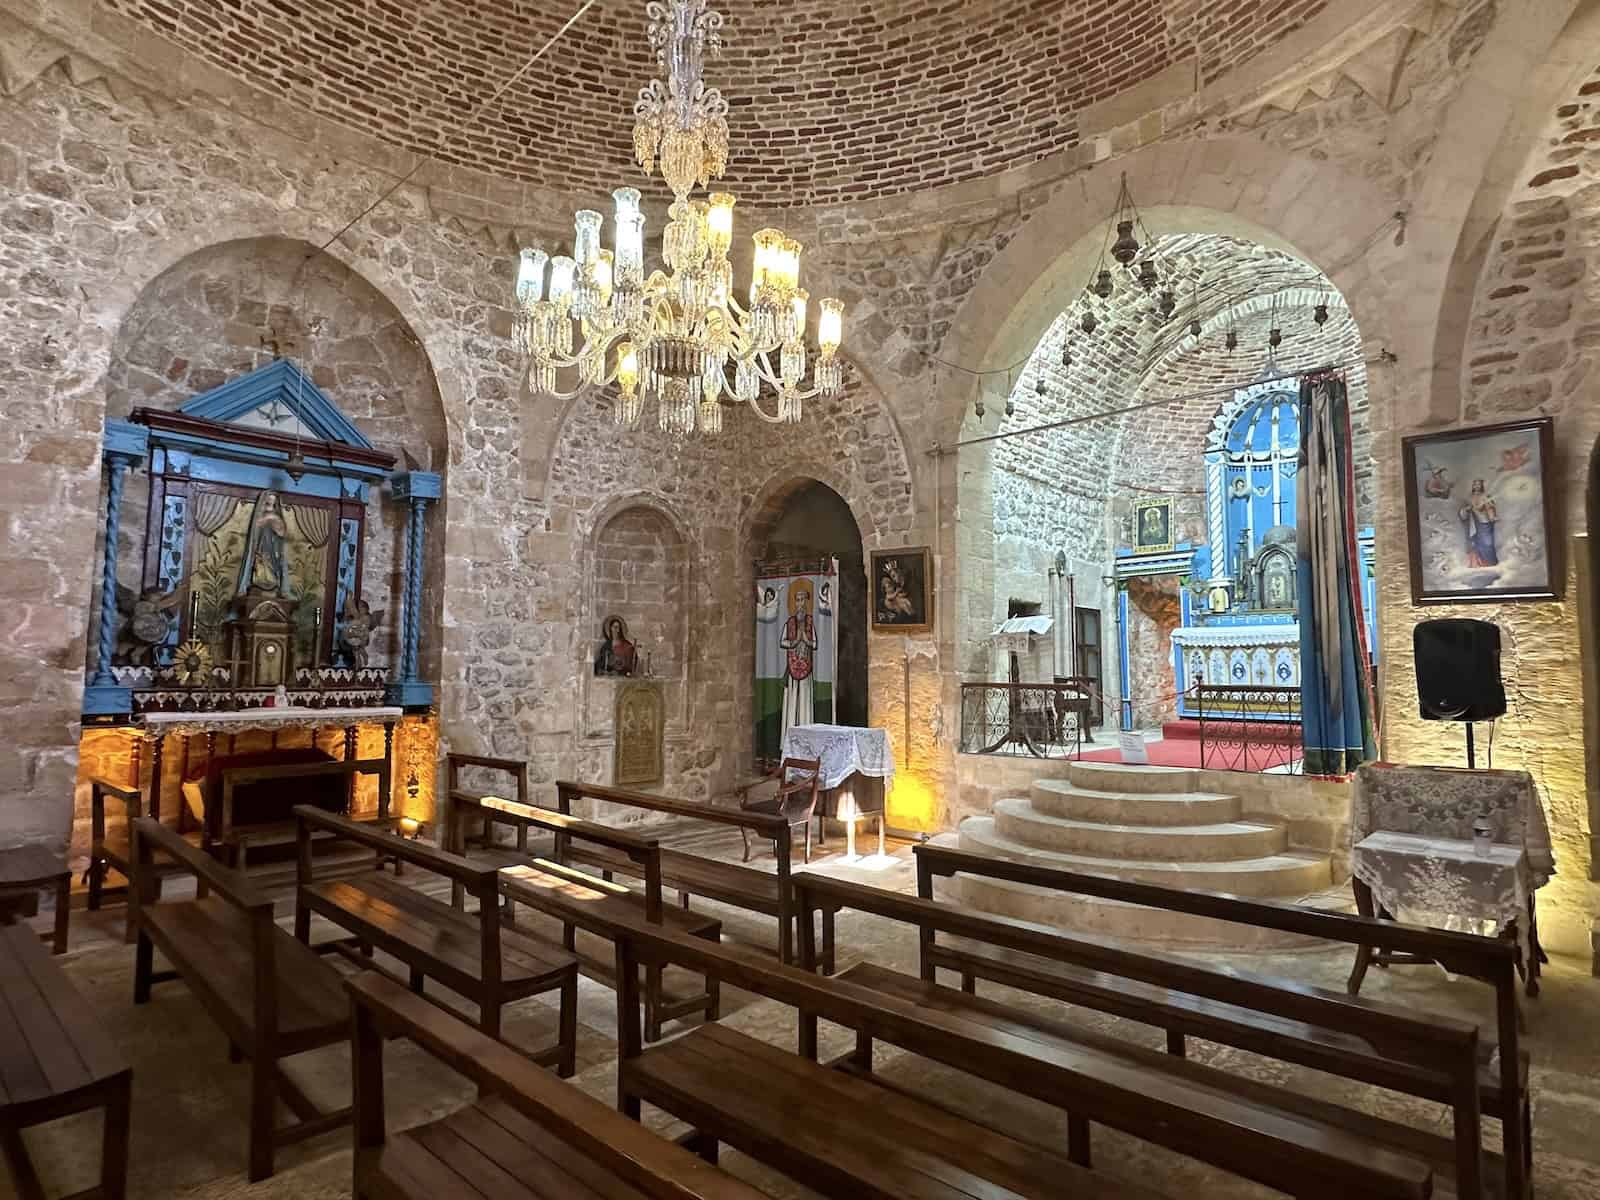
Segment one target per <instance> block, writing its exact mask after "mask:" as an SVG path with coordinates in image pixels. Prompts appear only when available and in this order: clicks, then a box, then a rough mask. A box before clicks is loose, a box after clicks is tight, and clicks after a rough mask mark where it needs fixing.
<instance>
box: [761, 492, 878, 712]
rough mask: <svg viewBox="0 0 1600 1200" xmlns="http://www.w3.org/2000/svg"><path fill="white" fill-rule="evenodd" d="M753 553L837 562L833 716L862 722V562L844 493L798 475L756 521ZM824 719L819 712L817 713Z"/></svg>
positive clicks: (864, 605) (864, 654)
mask: <svg viewBox="0 0 1600 1200" xmlns="http://www.w3.org/2000/svg"><path fill="white" fill-rule="evenodd" d="M751 548H752V550H753V552H754V556H755V557H756V558H757V559H761V560H765V561H772V560H776V559H794V560H803V559H819V558H835V559H837V560H838V562H839V606H838V613H839V622H838V628H839V644H838V655H839V657H838V663H837V665H836V674H835V693H834V695H835V706H834V714H833V721H834V723H835V724H839V725H860V726H864V725H866V724H867V568H866V558H865V555H864V552H863V550H862V545H861V530H860V528H859V527H858V526H857V525H856V519H855V516H854V515H853V514H852V513H851V512H850V506H849V505H848V504H846V503H845V501H844V498H843V497H841V496H840V495H839V493H838V492H836V491H834V490H833V489H832V488H831V487H829V486H828V485H827V484H825V483H820V482H818V481H817V480H814V479H812V480H798V481H795V483H794V484H793V485H792V490H786V492H785V494H784V496H783V499H782V502H781V506H780V507H778V508H777V509H776V510H775V511H769V513H768V514H767V516H766V518H765V519H764V520H763V521H762V522H761V523H760V524H759V525H758V526H757V527H756V529H755V531H754V534H753V538H752V547H751ZM819 719H823V718H819Z"/></svg>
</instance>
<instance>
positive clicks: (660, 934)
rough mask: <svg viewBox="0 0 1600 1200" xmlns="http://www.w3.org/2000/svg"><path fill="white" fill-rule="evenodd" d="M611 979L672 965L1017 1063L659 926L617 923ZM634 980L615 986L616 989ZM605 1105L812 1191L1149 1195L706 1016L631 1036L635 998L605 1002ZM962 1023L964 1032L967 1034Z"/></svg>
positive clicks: (741, 951)
mask: <svg viewBox="0 0 1600 1200" xmlns="http://www.w3.org/2000/svg"><path fill="white" fill-rule="evenodd" d="M614 937H615V940H616V943H617V957H618V977H619V978H620V979H622V980H625V981H626V980H632V979H634V978H635V973H636V970H637V968H638V967H639V966H641V965H644V966H654V967H656V968H658V969H659V968H662V967H665V966H666V965H668V964H674V965H678V966H682V967H686V968H689V969H691V970H696V971H703V972H706V973H709V974H713V975H717V976H720V977H721V979H722V980H723V982H725V983H729V984H732V985H734V986H737V987H740V988H743V989H745V990H747V991H750V992H753V993H756V994H757V995H762V996H767V997H769V998H771V999H774V1000H777V1001H779V1002H781V1003H784V1004H787V1005H790V1006H792V1007H795V1008H798V1009H800V1010H801V1011H802V1012H811V1013H816V1014H820V1015H822V1016H825V1017H827V1019H829V1020H832V1021H837V1022H839V1023H841V1024H845V1025H850V1026H852V1027H855V1028H858V1029H862V1030H865V1031H868V1033H869V1034H871V1035H873V1036H882V1037H885V1038H887V1039H888V1040H892V1041H895V1042H896V1043H897V1044H899V1045H902V1046H905V1047H906V1048H907V1049H911V1050H914V1051H916V1052H919V1053H927V1054H928V1055H929V1056H930V1057H933V1058H937V1059H940V1060H941V1061H949V1062H954V1063H957V1064H958V1065H959V1064H962V1063H967V1062H976V1061H983V1060H987V1061H992V1062H994V1063H997V1064H998V1066H997V1068H996V1071H997V1072H998V1073H997V1074H991V1075H990V1078H999V1079H1000V1081H1001V1082H1002V1083H1003V1084H1004V1082H1005V1078H1006V1077H1008V1075H1009V1074H1010V1073H1012V1072H1016V1071H1021V1070H1028V1069H1030V1065H1029V1064H1030V1062H1031V1058H1030V1055H1029V1054H1028V1053H1027V1051H1026V1050H1025V1049H1022V1048H1020V1047H1017V1046H1009V1047H1000V1049H999V1054H998V1055H996V1054H995V1049H996V1046H995V1039H993V1038H992V1037H990V1036H989V1035H987V1034H986V1033H984V1032H983V1031H982V1030H971V1031H969V1030H967V1029H964V1028H957V1027H956V1026H954V1025H953V1024H952V1023H950V1022H949V1021H947V1020H945V1019H944V1018H942V1017H940V1016H938V1015H937V1014H934V1015H933V1016H932V1017H931V1018H930V1017H929V1016H928V1015H927V1014H925V1013H923V1012H922V1011H920V1010H919V1009H917V1008H916V1006H914V1005H907V1004H904V1003H902V1002H900V1001H898V1000H895V999H893V998H888V997H884V996H882V995H879V994H878V993H876V992H873V991H871V990H869V989H867V988H862V987H857V986H855V985H852V984H847V983H840V982H838V981H836V980H831V979H824V978H820V977H818V976H815V975H812V974H808V973H807V972H804V971H801V970H799V969H798V968H795V967H792V966H788V965H785V964H781V963H776V962H774V961H773V960H772V959H771V957H770V956H768V955H765V954H761V953H758V952H756V951H752V950H749V949H746V948H743V947H735V946H725V945H718V944H716V943H712V942H707V941H704V940H702V939H700V938H689V937H684V936H683V935H681V934H679V933H676V932H675V931H673V930H670V929H665V928H660V927H653V928H650V929H645V930H631V929H622V928H619V929H617V930H615V931H614ZM629 986H635V985H631V984H625V987H629ZM617 1011H618V1045H619V1050H620V1061H619V1063H618V1071H617V1104H618V1107H619V1108H621V1109H622V1111H623V1112H625V1113H627V1114H628V1115H629V1116H631V1117H633V1118H634V1119H635V1120H637V1119H639V1117H640V1115H641V1106H642V1104H643V1103H650V1104H653V1105H655V1106H656V1107H658V1108H661V1109H663V1110H664V1111H666V1112H668V1113H670V1114H672V1115H673V1116H675V1117H677V1118H679V1119H680V1120H683V1121H685V1122H687V1123H688V1124H689V1125H691V1126H692V1127H693V1129H692V1131H691V1132H690V1133H689V1134H688V1135H686V1136H685V1138H684V1139H683V1141H684V1144H685V1145H689V1146H692V1147H694V1148H695V1149H696V1150H698V1152H699V1153H701V1154H702V1155H703V1156H704V1157H706V1158H707V1159H708V1160H710V1161H713V1162H714V1161H716V1156H717V1150H718V1145H719V1143H722V1142H726V1143H727V1144H728V1145H730V1146H732V1147H734V1148H735V1149H737V1150H739V1151H741V1152H742V1153H744V1154H747V1155H749V1156H750V1157H752V1158H755V1159H758V1160H760V1161H762V1162H764V1163H767V1164H768V1165H770V1166H772V1167H774V1168H776V1169H777V1170H780V1171H783V1172H784V1173H785V1174H787V1175H790V1176H791V1177H793V1178H794V1179H796V1180H799V1181H801V1182H803V1183H804V1184H805V1185H806V1186H807V1187H808V1188H811V1189H813V1190H814V1191H817V1192H820V1193H821V1194H823V1195H825V1196H839V1197H850V1200H945V1198H949V1197H954V1196H974V1197H978V1196H982V1197H991V1196H992V1197H1001V1196H1004V1197H1011V1198H1013V1200H1046V1198H1049V1200H1059V1198H1060V1197H1062V1196H1083V1197H1095V1198H1099V1200H1156V1194H1155V1193H1153V1192H1150V1191H1147V1190H1146V1189H1144V1188H1142V1187H1140V1186H1138V1185H1137V1184H1133V1183H1125V1182H1122V1181H1120V1180H1116V1179H1112V1178H1109V1177H1107V1176H1105V1175H1101V1174H1098V1173H1096V1172H1092V1171H1090V1170H1088V1169H1087V1168H1086V1167H1082V1166H1079V1165H1077V1164H1074V1163H1072V1162H1070V1161H1068V1160H1067V1159H1066V1158H1065V1157H1063V1156H1061V1155H1059V1154H1057V1153H1055V1152H1054V1151H1052V1150H1049V1149H1047V1148H1042V1147H1039V1146H1036V1145H1033V1144H1031V1143H1026V1142H1023V1141H1021V1140H1019V1139H1017V1138H1015V1137H1013V1136H1011V1135H1009V1134H1007V1133H1005V1132H1003V1131H997V1130H994V1129H990V1128H987V1127H985V1126H982V1125H979V1124H977V1123H976V1122H973V1121H971V1120H968V1119H967V1118H964V1117H962V1116H959V1115H957V1114H955V1113H953V1112H950V1111H949V1110H947V1109H944V1108H941V1107H939V1106H938V1105H936V1104H934V1103H931V1102H929V1101H926V1100H922V1099H919V1098H917V1097H914V1096H908V1095H900V1094H896V1093H893V1092H891V1091H889V1090H887V1089H885V1088H882V1087H880V1086H878V1085H877V1084H876V1083H874V1082H872V1081H870V1080H868V1079H864V1078H856V1077H853V1076H851V1075H848V1074H845V1073H843V1072H839V1071H835V1070H831V1069H829V1068H828V1067H825V1066H822V1065H820V1064H818V1063H817V1062H816V1061H815V1053H814V1047H813V1048H812V1053H811V1055H810V1056H809V1057H807V1056H804V1055H796V1054H790V1053H789V1052H787V1051H785V1050H782V1049H780V1048H779V1047H776V1046H773V1045H770V1044H769V1043H766V1042H762V1041H758V1040H756V1039H755V1038H752V1037H749V1036H747V1035H745V1034H742V1033H738V1032H735V1031H734V1030H732V1029H729V1028H728V1027H727V1026H725V1025H720V1024H709V1025H703V1026H700V1027H699V1028H696V1029H692V1030H690V1031H689V1032H688V1033H685V1034H683V1035H681V1036H679V1037H676V1038H673V1039H672V1040H670V1041H668V1042H665V1043H662V1044H661V1045H659V1046H653V1047H651V1048H649V1049H646V1048H644V1046H643V1040H642V1034H641V1031H640V1028H639V1017H638V1006H637V1004H636V1003H619V1005H618V1010H617ZM969 1035H970V1036H969Z"/></svg>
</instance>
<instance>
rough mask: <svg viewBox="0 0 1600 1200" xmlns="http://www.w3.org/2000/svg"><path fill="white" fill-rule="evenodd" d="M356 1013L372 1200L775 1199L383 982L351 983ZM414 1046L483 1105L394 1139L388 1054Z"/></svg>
mask: <svg viewBox="0 0 1600 1200" xmlns="http://www.w3.org/2000/svg"><path fill="white" fill-rule="evenodd" d="M347 986H348V988H349V990H350V997H351V1001H352V1008H353V1011H354V1014H355V1019H354V1024H353V1033H352V1048H351V1059H352V1062H353V1065H354V1069H355V1080H356V1087H355V1094H356V1115H355V1130H356V1153H355V1172H354V1175H355V1179H354V1187H353V1189H352V1191H353V1194H354V1195H355V1196H357V1197H360V1198H363V1200H380V1198H381V1200H468V1198H473V1200H476V1198H482V1200H490V1198H491V1197H492V1198H493V1200H575V1198H577V1197H580V1196H581V1197H607V1198H610V1200H627V1198H629V1197H641V1198H645V1200H766V1198H765V1196H764V1195H763V1193H761V1192H758V1191H756V1190H755V1189H754V1188H752V1187H750V1186H749V1185H747V1184H744V1183H741V1182H740V1181H739V1180H737V1179H734V1178H733V1177H732V1176H730V1175H727V1174H724V1173H723V1172H722V1171H719V1170H718V1169H717V1168H716V1167H713V1166H709V1165H707V1164H706V1163H704V1162H702V1161H701V1160H700V1159H698V1158H696V1157H695V1156H694V1155H693V1154H690V1153H689V1152H688V1151H686V1150H685V1149H683V1148H682V1147H681V1146H675V1145H673V1144H672V1143H671V1142H669V1141H667V1140H666V1139H665V1138H662V1137H660V1136H658V1135H657V1134H654V1133H651V1132H649V1131H648V1130H646V1129H642V1128H640V1127H639V1126H638V1125H637V1124H636V1123H634V1122H633V1121H630V1120H628V1119H627V1118H626V1117H624V1116H622V1115H620V1114H618V1113H616V1112H614V1111H613V1110H611V1109H609V1108H607V1107H606V1106H605V1105H604V1104H602V1103H601V1102H600V1101H598V1100H595V1099H593V1098H592V1097H590V1096H587V1095H585V1094H584V1093H583V1092H581V1091H579V1090H578V1089H577V1088H575V1087H569V1086H568V1085H566V1084H562V1083H558V1082H556V1081H555V1080H553V1079H551V1078H550V1077H549V1076H548V1075H547V1074H545V1073H544V1072H543V1071H540V1070H538V1069H537V1068H535V1067H533V1066H531V1065H530V1064H529V1063H528V1061H527V1060H526V1059H525V1058H523V1057H521V1056H520V1055H518V1054H517V1053H515V1052H514V1051H511V1050H508V1049H507V1048H506V1047H505V1046H504V1045H502V1044H500V1043H498V1042H496V1041H494V1040H492V1039H490V1038H488V1037H486V1036H484V1035H483V1034H481V1033H478V1032H477V1031H475V1030H474V1029H472V1028H471V1027H470V1026H467V1025H465V1024H463V1023H462V1022H460V1021H457V1020H455V1019H453V1018H452V1017H450V1016H448V1015H447V1014H445V1013H443V1012H441V1011H440V1010H439V1009H437V1008H435V1007H434V1006H433V1005H431V1004H428V1003H426V1002H424V1001H422V1000H419V999H418V998H417V997H416V996H413V995H411V994H410V993H409V992H407V991H406V990H405V989H404V988H402V987H401V986H400V985H399V984H397V983H395V982H393V981H392V980H389V979H387V978H385V977H384V976H382V975H379V974H377V973H363V974H361V975H358V976H356V977H355V978H353V979H351V980H350V981H349V983H348V984H347ZM395 1037H405V1038H409V1039H411V1040H412V1041H413V1042H415V1043H416V1044H417V1045H419V1046H421V1047H422V1048H423V1049H424V1050H426V1051H427V1052H428V1053H429V1054H431V1055H433V1056H434V1057H435V1058H437V1059H439V1060H440V1061H441V1062H443V1063H445V1064H446V1065H447V1066H449V1067H450V1068H451V1069H453V1070H454V1071H456V1072H457V1073H459V1074H461V1075H463V1076H465V1077H466V1078H467V1079H469V1080H471V1081H472V1082H474V1083H476V1084H477V1085H478V1093H479V1098H478V1101H477V1102H476V1103H475V1104H471V1105H469V1106H467V1107H465V1108H462V1109H459V1110H458V1111H456V1112H453V1113H451V1114H450V1115H448V1116H446V1117H442V1118H440V1119H438V1120H434V1121H430V1122H428V1123H427V1124H424V1125H420V1126H417V1127H415V1128H412V1129H408V1130H405V1131H404V1132H402V1133H394V1134H391V1133H389V1132H387V1130H386V1129H385V1121H384V1105H383V1044H384V1041H385V1039H387V1038H395Z"/></svg>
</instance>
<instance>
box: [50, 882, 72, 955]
mask: <svg viewBox="0 0 1600 1200" xmlns="http://www.w3.org/2000/svg"><path fill="white" fill-rule="evenodd" d="M71 912H72V874H71V872H67V873H65V874H63V875H61V876H59V877H58V878H57V879H56V935H55V944H54V945H53V946H52V947H51V952H52V953H54V954H65V953H66V952H67V919H68V916H69V914H71Z"/></svg>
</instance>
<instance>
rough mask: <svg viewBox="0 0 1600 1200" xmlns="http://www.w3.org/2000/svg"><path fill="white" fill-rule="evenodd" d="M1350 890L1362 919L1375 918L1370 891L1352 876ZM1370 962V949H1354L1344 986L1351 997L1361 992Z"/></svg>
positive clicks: (1364, 947) (1368, 947)
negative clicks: (1354, 956) (1348, 978)
mask: <svg viewBox="0 0 1600 1200" xmlns="http://www.w3.org/2000/svg"><path fill="white" fill-rule="evenodd" d="M1350 888H1351V890H1352V891H1354V892H1355V894H1356V911H1358V912H1359V913H1360V914H1361V915H1362V916H1363V917H1375V916H1377V913H1376V911H1375V910H1374V908H1373V904H1372V889H1371V888H1370V887H1368V886H1367V885H1366V884H1364V883H1362V882H1361V880H1359V879H1357V878H1356V877H1355V876H1354V875H1352V876H1350ZM1371 962H1372V947H1371V946H1369V945H1367V944H1366V943H1364V942H1363V943H1362V944H1360V945H1358V946H1357V947H1356V961H1355V965H1354V966H1353V967H1352V968H1351V969H1350V980H1349V982H1348V983H1346V984H1345V990H1346V991H1347V992H1349V993H1350V994H1351V995H1352V996H1354V995H1356V994H1357V993H1359V992H1360V991H1361V981H1362V980H1363V979H1365V978H1366V977H1367V967H1368V965H1369V964H1370V963H1371Z"/></svg>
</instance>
